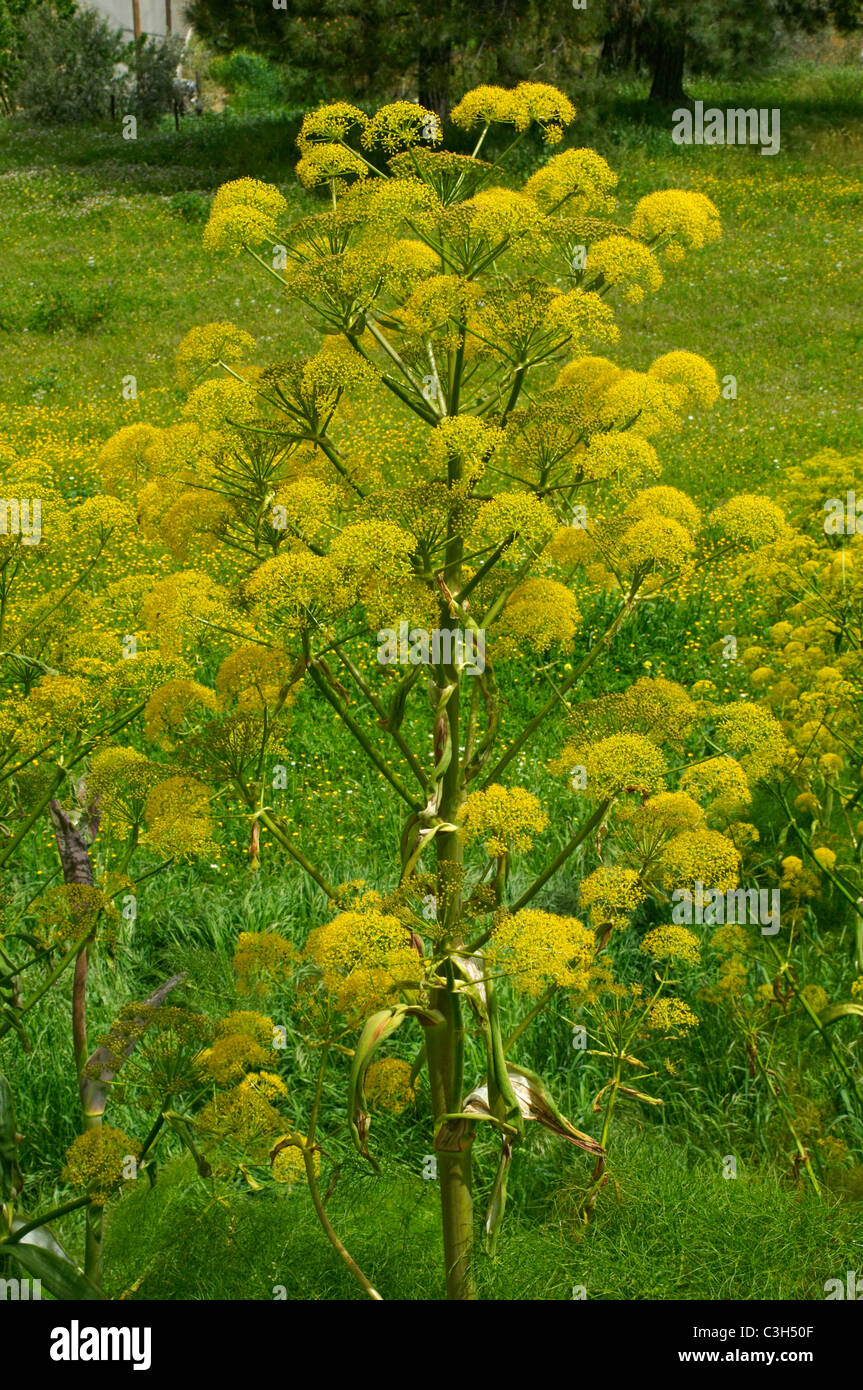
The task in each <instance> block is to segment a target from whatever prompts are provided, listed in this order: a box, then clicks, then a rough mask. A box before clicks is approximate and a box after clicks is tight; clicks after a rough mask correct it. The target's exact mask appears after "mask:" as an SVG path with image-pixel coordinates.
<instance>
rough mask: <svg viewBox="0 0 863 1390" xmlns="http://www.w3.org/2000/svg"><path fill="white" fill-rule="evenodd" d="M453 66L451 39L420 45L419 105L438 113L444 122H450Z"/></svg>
mask: <svg viewBox="0 0 863 1390" xmlns="http://www.w3.org/2000/svg"><path fill="white" fill-rule="evenodd" d="M451 66H452V43H451V42H450V40H449V39H443V40H441V41H440V42H439V43H434V44H426V43H420V49H419V60H418V87H419V91H418V96H419V103H420V106H425V107H427V108H428V109H429V110H430V111H434V112H436V113H437V115H438V116H440V118H441V120H442V121H447V120H449V111H450V69H451Z"/></svg>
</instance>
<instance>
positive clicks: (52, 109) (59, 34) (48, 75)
mask: <svg viewBox="0 0 863 1390" xmlns="http://www.w3.org/2000/svg"><path fill="white" fill-rule="evenodd" d="M18 42H19V61H18V78H17V81H16V82H15V86H14V102H15V104H16V105H18V106H20V107H21V108H22V109H23V111H24V112H25V114H26V115H27V116H28V118H29V119H30V120H33V121H51V122H57V123H63V122H72V121H92V120H96V119H99V118H100V117H103V116H104V115H105V114H106V113H107V110H108V94H109V86H110V82H111V77H112V74H113V69H114V63H115V61H116V58H117V53H118V42H119V35H118V34H117V33H115V32H114V31H113V30H112V29H111V27H110V26H109V24H108V23H107V21H106V20H104V19H102V18H101V17H100V16H99V15H98V14H97V12H96V11H95V10H88V9H85V10H74V11H72V12H71V13H58V12H57V11H56V10H55V9H54V8H53V7H52V6H51V5H49V4H40V5H37V6H36V7H35V8H34V9H32V10H30V11H29V12H28V13H26V14H25V15H24V17H23V19H22V20H21V22H20V37H19V41H18Z"/></svg>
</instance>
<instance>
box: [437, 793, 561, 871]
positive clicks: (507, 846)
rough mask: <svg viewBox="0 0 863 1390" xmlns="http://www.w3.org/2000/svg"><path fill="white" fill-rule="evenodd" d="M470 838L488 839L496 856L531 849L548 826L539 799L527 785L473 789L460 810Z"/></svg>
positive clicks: (488, 849) (488, 850)
mask: <svg viewBox="0 0 863 1390" xmlns="http://www.w3.org/2000/svg"><path fill="white" fill-rule="evenodd" d="M459 820H460V821H461V823H462V824H463V826H464V828H465V835H466V837H467V839H468V841H473V840H479V839H483V837H485V839H484V848H485V852H486V854H488V855H489V856H490V857H491V858H492V859H494V858H499V857H501V856H502V855H504V854H511V853H512V852H513V851H515V852H517V853H518V852H522V851H524V850H528V849H530V847H531V845H532V844H533V840H534V836H535V835H538V834H540V833H541V832H542V831H543V830H545V828H546V826H547V825H548V816H547V815H546V814H545V812H544V811H543V809H542V807H541V806H540V804H539V801H538V800H537V798H536V797H535V796H534V795H533V793H532V792H529V791H526V790H525V789H524V787H501V786H497V785H495V786H491V787H487V788H486V790H485V791H478V792H471V793H470V795H469V796H468V798H467V800H466V801H465V803H464V805H463V806H462V807H461V809H460V811H459Z"/></svg>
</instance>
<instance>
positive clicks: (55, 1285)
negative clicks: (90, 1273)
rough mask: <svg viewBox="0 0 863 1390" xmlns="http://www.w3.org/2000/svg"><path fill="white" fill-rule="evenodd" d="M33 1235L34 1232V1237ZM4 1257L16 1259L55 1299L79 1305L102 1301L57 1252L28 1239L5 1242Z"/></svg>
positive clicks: (94, 1288) (73, 1265) (78, 1270)
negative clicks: (80, 1303)
mask: <svg viewBox="0 0 863 1390" xmlns="http://www.w3.org/2000/svg"><path fill="white" fill-rule="evenodd" d="M35 1234H36V1232H35V1231H34V1232H33V1235H35ZM0 1250H2V1251H3V1254H4V1255H8V1256H9V1257H10V1259H13V1260H17V1261H18V1263H19V1264H20V1265H23V1267H24V1268H25V1269H26V1270H27V1273H28V1274H29V1275H31V1276H32V1277H33V1278H34V1279H41V1281H42V1283H43V1284H44V1286H45V1288H46V1289H47V1290H48V1292H49V1293H51V1294H53V1295H54V1297H55V1298H59V1299H68V1300H70V1301H74V1302H78V1301H80V1300H83V1299H86V1300H89V1301H93V1300H96V1299H101V1297H102V1295H101V1293H100V1292H99V1290H98V1289H97V1288H96V1285H95V1284H93V1283H91V1282H90V1280H89V1279H88V1278H87V1276H86V1274H84V1273H83V1271H82V1270H80V1269H78V1267H77V1265H75V1264H73V1263H72V1261H71V1260H70V1259H69V1257H68V1255H65V1254H62V1253H61V1254H58V1253H57V1251H56V1250H53V1249H46V1248H45V1247H44V1246H43V1245H36V1244H33V1243H31V1240H30V1237H29V1236H25V1237H24V1239H23V1240H20V1241H17V1242H16V1243H15V1244H14V1245H9V1244H8V1243H4V1244H3V1245H2V1246H0Z"/></svg>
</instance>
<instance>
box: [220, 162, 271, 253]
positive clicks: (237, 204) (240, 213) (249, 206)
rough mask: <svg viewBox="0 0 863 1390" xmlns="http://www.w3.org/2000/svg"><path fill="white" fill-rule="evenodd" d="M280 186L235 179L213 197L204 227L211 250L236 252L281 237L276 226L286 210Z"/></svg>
mask: <svg viewBox="0 0 863 1390" xmlns="http://www.w3.org/2000/svg"><path fill="white" fill-rule="evenodd" d="M287 206H288V205H287V203H286V202H285V200H284V198H283V197H282V195H281V193H280V192H279V190H278V189H277V188H273V186H272V185H271V184H267V183H261V182H260V180H259V179H234V180H233V181H232V182H231V183H226V184H223V185H222V187H221V188H220V189H219V191H218V192H217V194H216V196H215V198H214V199H213V202H212V206H211V208H210V219H209V221H208V223H207V225H206V227H205V228H204V238H203V240H204V246H205V248H206V249H207V250H208V251H233V252H234V253H235V254H239V252H240V251H242V250H243V249H244V248H246V247H253V246H259V245H260V244H261V243H262V242H266V241H270V242H275V241H277V240H278V232H277V226H278V223H279V222H280V221H281V219H282V218H283V217H284V215H285V213H286V211H287Z"/></svg>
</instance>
